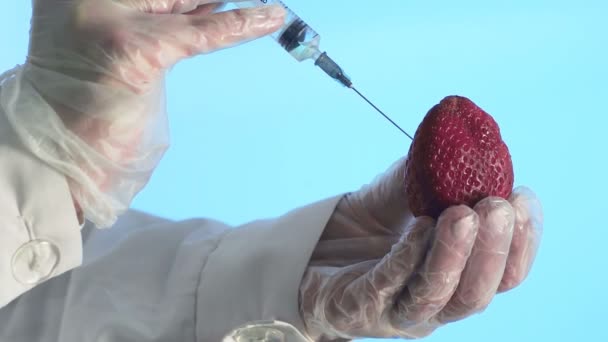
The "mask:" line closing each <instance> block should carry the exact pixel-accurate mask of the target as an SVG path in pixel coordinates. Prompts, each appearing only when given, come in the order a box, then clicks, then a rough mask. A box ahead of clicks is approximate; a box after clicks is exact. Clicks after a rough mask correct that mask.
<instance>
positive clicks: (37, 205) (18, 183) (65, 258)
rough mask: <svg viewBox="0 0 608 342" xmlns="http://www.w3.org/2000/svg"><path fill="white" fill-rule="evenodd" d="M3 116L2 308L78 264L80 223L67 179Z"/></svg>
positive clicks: (0, 150) (0, 131)
mask: <svg viewBox="0 0 608 342" xmlns="http://www.w3.org/2000/svg"><path fill="white" fill-rule="evenodd" d="M1 116H2V115H0V117H1ZM5 120H6V119H5V118H4V117H2V118H1V119H0V125H2V126H3V128H2V129H0V165H2V167H1V168H0V189H1V191H0V234H1V236H2V237H1V239H0V284H2V291H0V308H1V307H3V306H5V305H6V304H8V303H9V302H11V301H12V300H14V299H15V298H17V297H18V296H20V295H21V294H23V293H25V292H27V291H29V290H30V289H32V288H33V287H35V286H37V285H39V284H41V283H43V282H45V281H46V280H48V279H51V278H54V277H56V276H58V275H60V274H63V273H64V272H66V271H68V270H71V269H73V268H75V267H77V266H79V265H80V264H81V263H82V237H81V234H80V225H79V223H78V219H77V216H76V211H75V209H74V204H73V201H72V196H71V194H70V191H69V187H68V182H67V180H66V178H65V177H64V176H63V175H61V174H60V173H58V172H56V171H55V170H53V169H52V168H50V167H48V166H47V165H46V164H44V163H43V162H42V161H40V160H39V159H37V158H36V157H34V156H33V155H32V154H31V153H29V152H28V151H27V150H26V149H25V147H23V145H22V144H21V143H20V142H19V141H18V138H17V137H16V136H15V135H14V134H13V133H12V131H11V130H10V129H8V123H6V121H5Z"/></svg>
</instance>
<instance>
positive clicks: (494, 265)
mask: <svg viewBox="0 0 608 342" xmlns="http://www.w3.org/2000/svg"><path fill="white" fill-rule="evenodd" d="M474 209H475V211H476V212H477V214H478V215H479V218H480V222H479V232H478V233H477V239H476V241H475V245H474V246H473V250H472V252H471V256H470V257H469V260H468V261H467V264H466V267H465V269H464V272H463V273H462V275H461V277H460V283H459V284H458V288H457V289H456V292H455V293H454V295H453V296H452V298H451V299H450V301H449V302H448V304H447V305H446V306H445V308H444V309H443V310H442V311H441V313H439V315H438V316H437V319H438V321H440V322H442V323H446V322H452V321H455V320H459V319H462V318H465V317H468V316H470V315H472V314H474V313H476V312H479V311H481V310H483V309H484V308H485V307H486V306H487V305H488V304H489V303H490V301H491V300H492V298H493V297H494V295H495V294H496V290H497V289H498V286H499V284H500V281H501V279H502V275H503V273H504V269H505V265H506V262H507V255H508V252H509V247H510V245H511V239H512V236H513V221H514V218H513V217H514V214H513V208H512V207H511V205H510V204H509V203H508V202H507V201H505V200H503V199H498V198H487V199H485V200H483V201H481V202H480V203H479V204H478V205H477V206H475V208H474Z"/></svg>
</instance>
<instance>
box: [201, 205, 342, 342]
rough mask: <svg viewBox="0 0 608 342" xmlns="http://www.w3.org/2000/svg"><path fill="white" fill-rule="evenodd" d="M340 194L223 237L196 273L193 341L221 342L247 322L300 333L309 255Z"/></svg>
mask: <svg viewBox="0 0 608 342" xmlns="http://www.w3.org/2000/svg"><path fill="white" fill-rule="evenodd" d="M342 197H343V195H340V196H336V197H332V198H329V199H326V200H323V201H320V202H317V203H314V204H311V205H308V206H305V207H303V208H300V209H297V210H294V211H292V212H290V213H288V214H286V215H284V216H281V217H279V218H276V219H271V220H263V221H256V222H252V223H250V224H246V225H244V226H241V227H238V228H236V229H234V230H231V231H230V232H229V233H227V234H226V235H225V236H224V237H223V239H222V240H221V241H220V243H219V244H218V247H217V248H216V249H215V251H214V252H213V253H211V254H210V256H209V258H208V260H207V263H206V265H205V266H204V268H203V271H202V273H201V280H200V285H199V290H198V300H197V301H198V303H197V311H198V317H197V335H198V340H199V341H221V339H222V337H224V336H225V335H226V334H227V333H229V332H230V331H231V330H232V329H234V328H236V327H238V326H241V325H244V324H247V323H251V322H253V321H268V320H279V321H283V322H286V323H289V324H291V325H293V326H294V327H296V328H297V329H299V330H300V331H304V323H303V321H302V318H301V315H300V311H299V303H298V294H299V289H300V285H301V281H302V278H303V276H304V273H305V271H306V268H307V266H308V263H309V261H310V258H311V256H312V253H313V251H314V249H315V247H316V245H317V243H318V241H319V239H320V237H321V235H322V233H323V231H324V229H325V226H326V225H327V222H328V221H329V218H330V217H331V215H332V213H333V212H334V210H335V208H336V206H337V204H338V202H339V201H340V199H341V198H342Z"/></svg>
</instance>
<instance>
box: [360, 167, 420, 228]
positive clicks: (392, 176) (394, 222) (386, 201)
mask: <svg viewBox="0 0 608 342" xmlns="http://www.w3.org/2000/svg"><path fill="white" fill-rule="evenodd" d="M406 165H407V158H406V157H404V158H401V159H399V160H398V161H396V162H395V163H393V165H391V167H389V168H388V170H387V171H386V172H384V173H382V174H380V175H379V176H377V177H376V179H375V180H374V181H373V182H372V183H371V184H369V185H366V186H364V187H363V188H362V189H361V190H359V191H358V192H357V193H356V194H357V197H358V198H359V200H360V201H361V202H362V204H363V205H364V207H365V208H366V209H367V211H368V212H369V214H370V215H371V216H372V217H374V218H375V219H376V220H377V221H378V222H380V223H381V224H383V225H384V226H385V227H387V228H390V229H392V230H396V229H400V228H401V227H405V226H406V225H407V223H408V221H409V220H410V219H411V217H412V214H411V211H410V209H409V205H408V200H407V195H406V192H405V170H406Z"/></svg>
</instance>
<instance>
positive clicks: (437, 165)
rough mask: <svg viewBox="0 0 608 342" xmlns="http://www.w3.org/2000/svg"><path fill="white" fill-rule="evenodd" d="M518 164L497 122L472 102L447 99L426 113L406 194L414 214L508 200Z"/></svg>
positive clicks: (409, 163)
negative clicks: (499, 198)
mask: <svg viewBox="0 0 608 342" xmlns="http://www.w3.org/2000/svg"><path fill="white" fill-rule="evenodd" d="M513 181H514V175H513V163H512V161H511V155H510V153H509V149H508V147H507V145H506V144H505V143H504V142H503V140H502V137H501V135H500V128H499V127H498V124H497V123H496V121H494V119H493V118H492V117H491V116H490V115H489V114H488V113H486V112H485V111H483V110H482V109H481V108H479V107H478V106H477V105H475V103H473V102H472V101H471V100H469V99H467V98H465V97H461V96H448V97H446V98H445V99H443V100H442V101H441V102H440V103H439V104H438V105H436V106H435V107H433V108H432V109H431V110H430V111H429V112H428V113H427V115H426V117H425V118H424V120H423V121H422V123H421V124H420V126H419V127H418V130H417V131H416V135H415V136H414V141H413V143H412V145H411V146H410V150H409V154H408V159H407V163H406V166H405V191H406V195H407V198H408V202H409V206H410V210H411V211H412V213H413V214H414V216H416V217H419V216H430V217H433V218H438V216H439V215H440V214H441V213H442V212H443V211H444V210H445V209H447V208H448V207H451V206H454V205H460V204H465V205H468V206H470V207H473V206H475V204H477V203H478V202H479V201H480V200H482V199H484V198H486V197H489V196H492V197H501V198H505V199H506V198H508V197H509V196H510V195H511V192H512V189H513Z"/></svg>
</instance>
